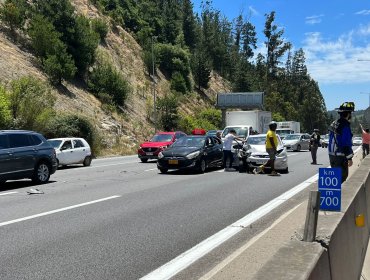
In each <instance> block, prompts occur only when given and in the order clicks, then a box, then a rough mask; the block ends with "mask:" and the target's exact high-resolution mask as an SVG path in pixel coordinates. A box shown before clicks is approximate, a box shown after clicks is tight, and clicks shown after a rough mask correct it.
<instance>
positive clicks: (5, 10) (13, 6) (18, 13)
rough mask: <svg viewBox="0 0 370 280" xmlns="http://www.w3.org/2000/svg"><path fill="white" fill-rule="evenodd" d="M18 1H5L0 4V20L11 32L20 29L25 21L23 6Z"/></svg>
mask: <svg viewBox="0 0 370 280" xmlns="http://www.w3.org/2000/svg"><path fill="white" fill-rule="evenodd" d="M17 2H20V1H14V0H13V1H9V0H7V1H5V3H3V4H1V3H0V20H1V21H2V22H4V23H5V24H6V25H8V26H9V27H10V29H11V30H12V31H14V30H15V29H16V28H22V27H23V24H24V21H25V11H26V10H25V5H24V3H17Z"/></svg>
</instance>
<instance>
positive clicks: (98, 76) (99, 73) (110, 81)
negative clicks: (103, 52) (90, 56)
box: [87, 62, 130, 106]
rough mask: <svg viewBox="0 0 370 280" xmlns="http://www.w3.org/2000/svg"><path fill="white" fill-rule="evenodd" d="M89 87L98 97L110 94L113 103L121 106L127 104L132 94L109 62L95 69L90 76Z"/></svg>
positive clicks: (125, 82)
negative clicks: (126, 101)
mask: <svg viewBox="0 0 370 280" xmlns="http://www.w3.org/2000/svg"><path fill="white" fill-rule="evenodd" d="M87 85H88V89H89V90H91V92H92V93H93V94H95V96H96V97H98V98H99V96H104V94H108V95H110V96H111V97H112V101H113V103H114V104H115V105H120V106H122V105H124V104H125V100H126V98H127V96H128V94H129V93H130V86H129V84H128V83H127V81H126V80H125V79H124V78H123V77H122V76H121V74H120V73H119V72H118V71H117V70H115V69H114V67H113V66H112V65H111V64H110V63H107V62H102V63H100V64H98V65H97V66H96V67H95V68H94V70H93V71H92V72H91V73H90V75H89V78H88V82H87ZM105 99H106V97H105ZM102 102H103V101H102Z"/></svg>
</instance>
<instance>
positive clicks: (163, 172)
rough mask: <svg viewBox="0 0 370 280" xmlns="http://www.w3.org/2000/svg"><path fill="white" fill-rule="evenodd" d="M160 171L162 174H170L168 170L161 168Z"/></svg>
mask: <svg viewBox="0 0 370 280" xmlns="http://www.w3.org/2000/svg"><path fill="white" fill-rule="evenodd" d="M159 171H160V172H161V173H162V174H166V173H167V172H168V169H167V168H159Z"/></svg>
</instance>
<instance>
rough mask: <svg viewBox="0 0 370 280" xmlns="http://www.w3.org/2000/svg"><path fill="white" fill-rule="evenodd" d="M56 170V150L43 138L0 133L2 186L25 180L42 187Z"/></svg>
mask: <svg viewBox="0 0 370 280" xmlns="http://www.w3.org/2000/svg"><path fill="white" fill-rule="evenodd" d="M56 169H57V161H56V155H55V150H54V148H53V147H52V146H51V145H50V144H49V143H48V142H47V141H46V139H45V138H44V137H43V136H42V135H41V134H39V133H37V132H33V131H26V130H0V184H3V183H5V181H6V180H17V179H23V178H30V179H32V181H34V182H35V183H37V184H43V183H46V182H48V181H49V178H50V175H51V174H53V173H54V172H55V171H56Z"/></svg>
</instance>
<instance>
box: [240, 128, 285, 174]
mask: <svg viewBox="0 0 370 280" xmlns="http://www.w3.org/2000/svg"><path fill="white" fill-rule="evenodd" d="M277 137H278V143H279V144H278V146H277V150H278V154H277V155H276V159H275V164H274V167H275V169H276V170H278V171H280V172H283V173H288V154H287V150H286V148H285V147H284V145H283V142H282V141H281V139H280V136H279V135H277ZM265 143H266V134H258V135H251V136H249V137H248V140H247V144H248V145H250V150H249V151H250V153H251V155H250V156H249V157H248V158H247V164H248V166H249V167H250V168H251V169H253V168H256V167H258V166H260V165H262V164H265V163H266V162H267V161H268V160H269V159H270V157H269V155H268V153H267V152H266V144H265Z"/></svg>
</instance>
